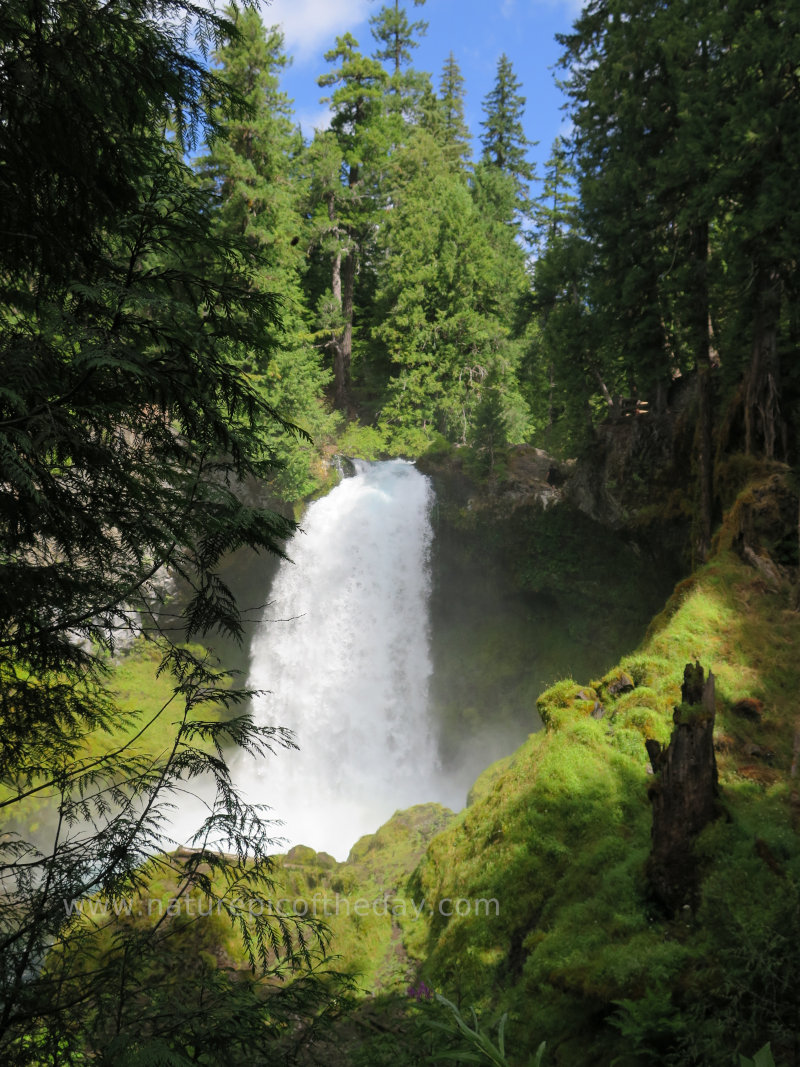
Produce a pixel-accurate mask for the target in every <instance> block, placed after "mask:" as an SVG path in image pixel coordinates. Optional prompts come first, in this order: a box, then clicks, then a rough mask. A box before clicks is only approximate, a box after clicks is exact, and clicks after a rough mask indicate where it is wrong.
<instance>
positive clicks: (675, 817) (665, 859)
mask: <svg viewBox="0 0 800 1067" xmlns="http://www.w3.org/2000/svg"><path fill="white" fill-rule="evenodd" d="M714 692H715V688H714V675H713V674H712V673H711V672H709V675H708V679H705V678H704V671H703V668H702V667H701V666H700V664H699V663H695V664H694V666H692V664H691V663H687V665H686V668H685V670H684V672H683V686H682V687H681V698H682V700H681V704H680V706H679V707H677V708H675V712H674V716H673V721H674V723H675V729H674V730H673V733H672V737H671V739H670V742H669V744H668V745H667V747H666V748H663V747H662V745H661V743H660V742H659V741H657V740H655V739H654V738H648V739H647V740H646V741H645V745H646V746H647V752H648V755H649V756H650V762H651V763H652V767H653V772H654V774H656V775H657V778H656V780H655V782H654V783H653V784H652V785H651V787H650V789H649V791H648V792H649V797H650V802H651V804H652V808H653V829H652V849H651V852H650V857H649V859H648V862H647V879H648V883H649V885H650V889H651V891H652V893H653V895H654V897H655V899H656V900H657V901H658V903H659V904H660V905H661V907H662V908H663V909H664V911H665V912H666V913H667V914H668V915H674V914H675V913H676V912H677V911H678V909H679V908H681V907H683V906H686V905H689V907H691V908H694V907H696V905H697V903H698V892H699V884H700V876H699V868H698V862H697V857H696V856H695V852H694V842H695V839H696V838H697V836H698V834H699V833H700V832H701V831H702V830H703V829H705V827H706V826H707V825H708V824H709V823H710V822H711V821H712V820H713V819H714V818H715V817H716V815H717V804H716V798H717V793H718V788H717V762H716V759H715V756H714V718H715V711H716V708H715V695H714Z"/></svg>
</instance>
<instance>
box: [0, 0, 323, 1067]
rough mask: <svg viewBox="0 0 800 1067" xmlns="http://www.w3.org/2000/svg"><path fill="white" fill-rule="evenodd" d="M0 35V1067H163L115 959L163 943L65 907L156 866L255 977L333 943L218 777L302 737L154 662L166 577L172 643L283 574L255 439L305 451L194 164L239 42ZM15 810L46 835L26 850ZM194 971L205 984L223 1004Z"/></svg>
mask: <svg viewBox="0 0 800 1067" xmlns="http://www.w3.org/2000/svg"><path fill="white" fill-rule="evenodd" d="M192 29H194V30H195V31H196V34H197V36H196V38H195V47H196V48H197V49H198V50H199V51H198V52H197V53H196V54H189V53H188V52H187V43H186V42H187V39H188V37H187V35H188V34H190V33H191V32H192ZM0 32H1V33H2V47H0V56H2V59H0V67H2V77H0V84H2V94H1V96H0V108H2V116H3V120H2V122H0V129H1V130H2V133H0V137H2V140H3V156H4V166H3V168H2V176H0V182H1V183H2V185H3V196H2V198H1V203H2V206H0V212H1V213H2V219H1V220H0V230H2V233H3V238H2V243H0V278H1V279H2V287H3V301H2V306H1V307H0V357H1V358H2V365H3V390H2V393H1V394H0V485H2V493H1V494H0V567H2V586H3V599H2V608H1V609H0V714H1V715H2V722H3V748H2V752H1V753H0V777H1V778H2V800H0V805H1V806H2V808H3V809H4V812H5V815H6V818H7V819H8V823H7V826H8V831H7V832H6V833H5V834H4V835H3V839H2V847H1V849H0V881H2V887H3V892H2V894H0V953H1V954H2V957H3V962H4V966H3V969H2V975H0V1002H1V1003H2V1007H1V1008H0V1050H2V1051H0V1055H3V1056H4V1057H7V1056H11V1055H12V1054H13V1057H14V1062H15V1063H16V1064H19V1065H20V1067H22V1065H24V1064H25V1063H28V1062H31V1063H36V1062H37V1060H40V1056H39V1052H38V1051H37V1049H39V1048H45V1049H47V1053H48V1055H51V1056H57V1055H58V1056H60V1057H61V1060H62V1061H63V1059H64V1056H61V1053H60V1051H59V1049H60V1048H61V1043H62V1042H63V1041H67V1042H68V1044H69V1048H68V1050H67V1052H66V1053H65V1056H68V1057H71V1058H72V1059H73V1062H75V1061H76V1060H77V1059H78V1058H79V1057H80V1055H81V1054H85V1055H86V1056H87V1057H90V1058H92V1059H93V1060H98V1061H101V1060H102V1061H104V1062H115V1057H117V1056H118V1054H119V1057H120V1058H121V1057H122V1056H123V1054H124V1055H127V1054H128V1052H130V1053H131V1054H133V1052H134V1051H135V1052H136V1055H137V1056H141V1057H145V1056H146V1055H148V1054H149V1052H148V1049H147V1048H146V1047H145V1046H146V1044H147V1042H148V1041H150V1040H152V1041H153V1042H154V1046H153V1049H151V1050H150V1052H153V1054H154V1055H156V1054H160V1053H158V1048H159V1047H160V1045H159V1042H162V1043H163V1042H164V1041H166V1042H167V1043H168V1044H169V1046H170V1048H171V1049H172V1050H173V1051H172V1053H171V1055H174V1056H177V1055H179V1050H178V1046H179V1045H180V1044H181V1042H182V1041H183V1042H184V1051H185V1048H186V1047H188V1045H189V1044H191V1039H190V1038H189V1037H181V1038H180V1039H178V1038H177V1037H175V1035H174V1033H173V1032H172V1031H171V1029H170V1027H171V1026H172V1025H173V1023H174V1025H175V1026H176V1027H178V1028H180V1027H182V1026H183V1025H184V1023H183V1021H181V1022H180V1023H179V1022H178V1019H177V1015H178V1010H177V1007H176V1006H175V1005H174V1004H173V1003H171V1000H170V998H169V996H167V995H166V993H165V991H164V989H163V987H162V986H159V989H158V991H156V990H155V989H153V991H152V995H149V994H147V992H146V991H143V988H142V986H143V984H145V985H146V983H145V976H144V975H143V973H142V971H136V968H135V967H132V966H131V967H129V966H128V964H127V963H126V962H125V961H136V962H137V964H139V963H141V964H142V966H144V967H145V968H146V967H147V961H148V959H149V958H150V954H151V953H152V952H153V951H155V948H156V944H157V941H158V938H157V936H156V937H154V934H157V932H158V928H155V929H153V928H150V927H149V926H147V927H143V926H140V925H138V924H132V925H129V926H127V927H125V928H124V929H122V928H115V932H114V933H110V932H109V930H108V928H107V926H106V925H105V924H103V923H102V922H101V923H92V922H86V921H85V920H84V917H83V916H82V914H81V912H80V908H79V907H77V906H76V907H73V904H76V903H80V902H82V901H84V900H88V899H96V900H99V901H100V902H101V903H102V904H103V905H104V906H107V908H108V909H109V910H110V913H112V914H113V913H114V909H115V908H118V907H119V906H120V905H121V904H122V902H123V901H124V900H125V899H126V898H127V897H128V896H130V895H132V894H135V893H136V892H137V891H138V890H140V889H142V888H143V887H144V886H145V884H146V883H147V880H148V879H149V878H150V877H152V876H153V874H154V872H155V871H156V870H163V869H171V870H172V871H173V872H174V873H175V875H176V877H177V878H178V880H179V882H180V885H181V887H182V891H183V892H186V891H187V890H188V888H189V887H191V888H192V889H196V890H198V891H199V892H201V894H203V895H204V896H205V897H206V898H208V899H209V900H212V901H213V902H214V903H215V904H219V906H220V907H221V909H222V914H223V915H225V916H226V917H227V918H228V919H229V920H230V922H231V923H232V924H233V926H234V927H235V928H236V929H237V930H238V933H239V936H240V937H241V939H242V944H243V947H244V951H245V953H246V956H247V958H248V960H249V963H250V965H251V966H252V967H254V968H256V969H257V970H259V971H260V972H261V973H262V974H264V973H270V974H272V975H273V976H277V973H278V972H279V971H282V970H285V969H286V968H288V969H289V970H291V969H292V967H296V968H299V969H300V970H303V969H304V968H308V967H309V966H310V965H311V963H312V957H314V956H317V955H319V954H320V953H322V952H323V949H324V938H323V937H322V933H321V931H320V930H319V928H318V927H315V926H314V925H313V924H312V925H308V924H304V923H302V922H297V921H295V919H294V918H292V917H289V918H283V917H280V916H272V915H270V914H264V909H263V905H264V900H265V898H269V895H270V893H271V892H272V890H273V888H274V885H275V883H274V880H273V865H272V862H271V860H270V859H269V852H270V851H271V847H272V843H271V838H270V826H269V824H268V823H267V822H266V821H265V820H264V818H263V815H262V813H261V812H260V811H259V809H257V808H253V807H251V806H249V805H247V804H246V803H244V802H243V801H242V799H241V798H240V797H239V796H238V794H237V793H236V790H235V789H234V787H233V783H232V780H231V774H230V769H229V766H228V763H227V761H226V757H225V755H224V753H225V752H226V751H229V750H230V749H235V748H240V749H243V750H245V751H248V752H251V753H254V754H257V755H259V754H260V755H261V756H263V757H267V756H268V755H269V754H271V753H272V752H273V751H274V749H276V748H280V747H284V746H286V745H291V744H292V741H291V738H290V736H289V734H288V733H287V732H286V731H285V730H283V729H281V728H280V727H266V728H264V727H257V726H255V725H254V723H253V722H252V720H251V719H250V718H249V717H248V716H247V715H241V714H236V711H237V708H238V707H239V705H240V704H241V702H242V701H243V700H245V699H246V697H247V695H248V694H246V693H243V692H242V691H240V690H236V689H233V688H231V686H230V681H231V679H230V677H229V675H228V674H227V673H226V672H225V671H224V670H223V669H220V668H219V667H218V665H217V664H216V663H215V662H214V660H213V658H212V657H211V656H210V655H208V654H207V653H205V652H200V651H198V649H197V648H196V647H195V646H190V645H183V646H179V645H175V644H173V643H171V642H170V641H169V639H168V637H169V631H170V629H171V628H172V626H173V623H172V620H171V611H172V605H170V607H167V605H166V601H167V595H166V593H165V587H164V583H163V580H162V577H163V575H164V573H165V571H167V570H168V571H170V572H171V573H172V574H173V575H175V576H177V578H178V579H179V580H180V581H181V583H182V585H183V587H184V590H185V592H186V604H187V606H186V608H185V610H184V612H183V616H182V619H181V620H180V623H181V627H182V631H183V634H184V635H185V636H186V637H187V638H192V637H194V636H199V637H204V636H205V635H207V634H209V633H213V632H218V633H221V634H222V635H227V636H229V637H233V638H234V639H236V638H239V637H241V634H242V624H241V620H240V618H239V614H238V611H237V608H236V604H235V601H234V599H233V597H232V595H231V592H230V590H229V589H228V588H227V586H226V585H225V583H224V582H223V580H222V579H221V578H220V575H219V565H220V561H221V560H222V559H223V557H225V556H226V555H227V554H228V553H230V552H232V551H234V550H236V549H237V548H238V547H240V546H245V545H247V546H250V547H252V548H254V549H256V550H262V551H265V552H269V553H273V554H279V555H280V554H281V553H282V544H283V540H284V538H285V537H286V536H287V535H288V534H289V532H290V531H291V530H292V528H293V527H292V524H291V523H289V522H287V521H286V520H284V519H283V518H281V517H280V516H278V515H276V514H274V513H272V512H270V511H269V510H267V509H265V508H263V507H259V506H251V505H249V504H247V503H245V502H244V500H243V499H242V498H241V496H242V494H241V488H240V487H241V486H242V484H243V483H244V482H246V481H247V480H248V479H264V478H269V477H270V476H271V475H272V474H273V473H274V455H273V454H272V452H271V450H270V444H269V439H270V437H271V436H273V439H274V435H287V434H291V433H299V432H300V431H297V430H295V429H294V428H293V427H292V425H291V424H290V423H288V422H287V421H286V420H285V419H284V418H283V417H282V416H281V415H279V414H278V413H277V411H276V410H275V408H274V407H273V406H272V404H271V402H270V401H269V400H266V399H265V398H264V395H263V393H261V392H260V391H259V390H258V389H256V388H255V387H254V386H253V384H252V382H250V381H249V380H248V379H247V378H246V377H243V376H242V374H241V354H242V353H243V352H247V353H248V357H249V358H250V359H252V360H253V361H254V363H260V364H261V365H262V366H263V365H264V364H266V363H268V361H269V360H270V358H271V357H272V354H273V352H274V344H275V335H276V315H277V312H276V304H277V301H276V298H275V296H274V295H273V293H272V291H271V290H268V289H266V288H265V287H263V286H262V285H260V284H259V283H258V277H259V271H260V269H261V263H260V262H259V256H258V250H257V248H256V246H255V245H254V243H253V242H252V241H251V240H249V237H248V235H247V234H244V235H242V234H241V233H236V234H234V233H232V232H230V231H229V232H227V233H222V232H220V230H219V229H218V228H217V225H216V218H217V214H216V209H217V206H218V202H219V201H218V199H217V197H216V195H215V192H214V190H212V189H210V188H209V187H208V184H207V183H202V182H200V181H198V179H197V178H196V176H195V175H194V174H193V173H192V171H191V170H190V169H189V167H188V166H187V165H186V164H185V162H184V154H185V153H186V152H187V151H189V150H190V149H191V148H192V147H193V144H194V142H193V140H192V138H193V137H194V136H195V135H198V136H199V135H200V134H201V133H202V134H203V135H204V136H206V137H208V138H212V137H213V133H214V129H215V125H216V119H215V116H216V112H215V111H214V106H219V107H220V108H221V109H222V111H223V112H225V113H226V114H227V113H228V112H227V110H226V109H227V108H228V107H230V110H231V112H232V111H233V110H235V108H236V107H238V106H239V105H238V103H237V104H234V101H233V96H234V95H235V94H231V93H230V91H229V88H228V86H227V85H226V83H225V82H224V80H223V79H222V78H220V77H217V75H216V74H214V73H213V72H209V71H208V70H207V69H206V67H205V65H204V63H203V62H202V59H203V53H204V52H207V51H208V49H210V48H213V47H219V46H221V45H222V42H223V40H228V41H230V40H232V39H233V38H234V37H235V28H234V27H233V26H232V24H230V23H229V22H228V21H227V20H226V19H224V18H221V17H219V16H217V15H215V14H213V13H209V12H208V11H207V10H205V9H203V8H195V7H191V8H190V7H189V6H187V5H184V4H182V3H177V2H176V3H166V4H165V3H160V2H159V3H150V2H149V0H141V2H139V0H132V2H130V3H124V4H120V5H111V6H108V5H106V6H105V7H104V8H103V10H102V17H99V12H98V9H97V6H96V5H95V4H94V3H93V2H92V0H67V2H66V3H61V2H59V3H58V4H54V3H50V2H48V0H36V2H35V3H33V4H30V3H16V2H13V3H10V4H6V5H5V6H4V9H3V17H2V20H0ZM221 101H227V102H228V103H227V104H223V103H221ZM242 106H243V104H242ZM301 436H302V434H301ZM139 629H141V630H142V631H143V633H144V636H145V638H146V639H147V640H148V641H149V642H150V643H151V648H154V649H157V650H158V657H159V665H158V672H159V675H160V676H161V677H162V678H169V679H170V684H169V686H168V688H167V692H166V693H164V692H162V693H161V694H160V695H159V698H158V699H159V702H158V705H157V706H156V707H155V708H153V707H152V706H150V707H146V706H145V702H144V701H143V702H142V703H141V704H140V703H139V701H136V702H135V706H130V705H127V707H126V706H125V701H124V700H123V699H122V698H118V695H117V693H116V692H115V685H114V680H113V678H112V677H110V675H109V662H108V655H107V654H108V653H113V652H114V651H115V650H116V649H117V648H118V647H119V645H120V643H121V639H122V638H123V637H125V636H127V635H128V634H129V633H130V632H131V630H134V631H136V630H139ZM220 709H224V714H223V715H222V716H221V715H220ZM166 720H169V726H170V727H171V729H167V730H166V731H165V730H164V724H165V722H166ZM159 721H160V724H161V726H160V728H159V729H157V730H156V731H154V736H153V744H152V747H151V745H150V744H148V736H147V735H148V725H149V724H150V723H151V722H159ZM102 735H105V736H104V737H103V741H102V743H100V744H98V742H97V739H98V738H100V737H101V736H102ZM201 779H202V780H204V781H205V782H206V787H207V790H208V793H207V808H206V814H205V817H204V818H202V819H201V820H200V823H201V825H200V827H199V831H198V834H197V837H196V838H195V842H194V843H195V845H196V846H197V848H196V850H195V851H193V852H192V853H191V854H190V855H189V857H188V858H186V859H185V862H183V861H182V860H180V859H179V858H176V857H172V858H170V857H167V856H164V855H163V850H164V849H165V847H169V846H170V842H169V838H168V836H167V832H166V830H165V823H166V821H167V820H168V818H169V814H170V809H171V805H172V804H173V803H175V800H176V797H181V796H182V795H183V793H184V792H191V791H192V789H193V787H194V786H195V785H196V784H197V782H198V781H199V780H201ZM31 798H41V799H43V800H46V801H47V806H48V807H49V811H50V819H48V820H45V819H44V818H43V819H42V820H41V824H40V826H39V828H38V830H37V831H35V832H30V833H29V832H28V831H29V830H30V827H29V826H28V825H26V824H27V821H28V820H27V819H26V804H27V802H28V801H29V799H31ZM258 906H260V907H261V909H262V911H261V914H260V915H258V914H254V913H253V911H251V908H252V909H256V908H257V907H258ZM109 938H111V939H112V940H113V939H114V938H116V940H113V944H111V942H110V941H109ZM204 975H205V977H204V979H203V981H205V978H206V977H207V978H208V980H209V982H210V984H211V985H210V986H209V987H207V986H205V985H203V987H202V988H203V989H204V990H205V989H206V988H211V987H214V988H215V989H217V991H218V987H219V983H220V982H222V983H223V984H224V979H223V976H222V974H221V972H217V971H215V970H213V969H211V970H210V971H208V973H207V974H206V973H205V972H204ZM203 996H205V993H203ZM223 999H224V998H223ZM101 1005H103V1009H102V1010H101ZM165 1006H166V1007H167V1008H172V1009H174V1010H173V1014H172V1016H171V1018H169V1017H167V1016H168V1015H169V1012H167V1013H166V1016H165ZM190 1010H191V1011H197V1010H198V1009H197V1006H196V1005H194V1004H192V1008H191V1009H190ZM220 1010H221V1011H222V1012H223V1013H224V1011H225V1010H226V1009H223V1008H221V1009H220ZM214 1017H216V1018H217V1019H219V1017H220V1016H219V1014H218V1013H217V1012H210V1013H209V1016H208V1018H209V1020H211V1019H213V1018H214ZM31 1036H33V1037H34V1039H35V1040H34V1041H33V1042H32V1043H31V1042H30V1041H29V1040H28V1039H29V1038H30V1037H31ZM173 1038H174V1041H173V1040H172V1039H173ZM134 1046H135V1047H134ZM123 1050H127V1051H123ZM194 1051H196V1050H194ZM194 1051H193V1052H192V1054H194Z"/></svg>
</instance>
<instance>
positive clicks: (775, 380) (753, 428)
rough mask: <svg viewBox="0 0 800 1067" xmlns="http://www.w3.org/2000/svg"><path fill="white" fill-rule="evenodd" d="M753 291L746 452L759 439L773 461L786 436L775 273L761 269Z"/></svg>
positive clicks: (747, 389) (779, 308) (778, 297)
mask: <svg viewBox="0 0 800 1067" xmlns="http://www.w3.org/2000/svg"><path fill="white" fill-rule="evenodd" d="M756 288H757V293H756V299H757V305H756V316H755V328H754V332H753V351H752V356H751V359H750V369H749V371H748V374H747V382H746V387H745V399H744V432H745V451H746V452H747V453H748V454H749V455H750V454H752V453H753V452H754V451H755V450H756V448H757V444H758V441H759V440H760V443H761V445H762V446H763V449H764V454H765V455H766V456H767V458H768V459H774V458H775V446H776V444H777V443H778V436H779V435H780V438H781V442H780V443H781V446H782V448H783V451H784V452H785V440H784V438H785V433H786V430H785V427H784V426H783V422H782V419H781V410H780V369H779V366H778V320H779V318H780V310H781V286H780V280H779V279H778V277H777V274H776V273H775V272H774V271H771V270H765V269H760V270H758V271H757V275H756Z"/></svg>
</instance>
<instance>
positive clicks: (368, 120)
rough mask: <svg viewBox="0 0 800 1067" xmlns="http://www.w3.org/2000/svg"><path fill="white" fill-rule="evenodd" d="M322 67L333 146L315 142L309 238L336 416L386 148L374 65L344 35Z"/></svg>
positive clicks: (379, 75)
mask: <svg viewBox="0 0 800 1067" xmlns="http://www.w3.org/2000/svg"><path fill="white" fill-rule="evenodd" d="M325 59H326V60H327V61H328V62H329V63H338V64H339V65H338V66H337V67H336V68H335V69H334V70H332V71H330V72H329V73H328V74H323V75H322V76H321V77H320V78H318V79H317V80H318V83H319V85H321V86H323V87H327V86H335V88H334V91H333V94H332V96H330V97H328V98H326V102H328V101H329V102H330V103H331V105H332V110H333V117H332V119H331V132H332V134H333V139H331V138H318V139H317V142H316V146H315V147H314V151H313V152H312V160H313V162H312V164H311V165H312V167H314V168H315V173H314V175H313V177H312V184H311V187H312V196H313V199H314V203H315V206H316V212H317V213H316V232H317V234H318V235H319V236H320V237H322V238H323V243H324V244H325V246H326V247H327V248H328V249H330V253H329V254H330V261H331V286H330V293H331V301H332V306H333V309H334V311H335V312H336V313H338V316H339V321H338V322H332V333H331V347H332V348H333V365H334V391H335V400H336V405H337V407H339V408H344V407H346V405H347V402H348V398H349V392H350V366H351V360H352V352H353V317H354V311H355V288H356V274H357V271H358V266H359V261H360V259H361V257H362V256H363V255H364V254H365V252H366V250H367V248H368V246H369V244H370V243H371V241H372V240H373V238H374V233H375V227H376V221H377V216H378V211H379V209H380V207H381V205H382V203H383V200H382V191H381V176H382V169H383V167H384V166H385V163H386V160H387V157H388V145H389V143H390V138H389V130H388V127H387V124H386V121H385V116H384V90H385V87H386V83H387V74H386V71H385V70H384V69H383V67H382V66H381V64H380V63H378V61H377V60H374V59H369V58H368V57H366V56H364V55H362V54H361V53H360V52H359V51H358V42H357V41H356V40H355V39H354V38H353V37H352V36H351V35H350V34H346V35H345V36H344V37H339V38H337V40H336V46H335V47H334V48H332V49H331V50H330V51H328V52H326V53H325Z"/></svg>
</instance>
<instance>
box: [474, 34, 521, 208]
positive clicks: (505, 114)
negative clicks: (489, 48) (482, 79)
mask: <svg viewBox="0 0 800 1067" xmlns="http://www.w3.org/2000/svg"><path fill="white" fill-rule="evenodd" d="M520 88H521V84H520V82H519V81H517V78H516V76H515V74H514V70H513V68H512V66H511V61H510V60H509V58H508V56H506V55H505V53H504V54H503V55H501V56H500V59H499V60H498V61H497V75H496V77H495V83H494V86H493V88H492V90H491V92H489V93H488V94H487V96H486V97H485V99H484V101H483V112H484V114H485V116H486V118H485V119H484V120H483V121H482V122H481V126H482V127H483V129H484V133H483V134H482V135H481V145H482V146H483V154H482V156H481V159H482V160H483V161H484V162H486V163H488V164H489V165H490V166H492V167H495V168H496V169H497V170H500V171H502V172H503V173H504V174H507V175H509V176H510V177H511V178H512V179H513V182H514V187H515V192H516V198H517V206H518V208H519V210H520V211H521V212H522V213H523V214H525V213H526V212H527V208H528V196H529V183H530V182H532V181H533V178H534V172H533V167H532V165H531V163H530V162H529V160H528V158H527V155H526V152H527V149H528V148H529V147H530V142H529V141H528V139H527V138H526V137H525V132H524V130H523V128H522V116H523V114H524V113H525V97H524V96H522V94H521V93H520V92H519V90H520Z"/></svg>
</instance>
